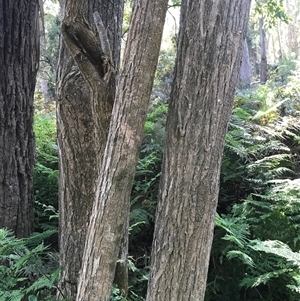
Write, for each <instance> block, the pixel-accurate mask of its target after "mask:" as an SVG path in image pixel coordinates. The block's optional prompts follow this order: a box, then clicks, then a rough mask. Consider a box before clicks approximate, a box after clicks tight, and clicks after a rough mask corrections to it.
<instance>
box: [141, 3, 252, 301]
mask: <svg viewBox="0 0 300 301" xmlns="http://www.w3.org/2000/svg"><path fill="white" fill-rule="evenodd" d="M249 5H250V1H248V0H243V1H240V0H239V1H237V0H235V1H229V0H225V1H224V0H219V1H214V2H213V3H212V2H211V1H208V0H205V1H182V14H181V23H180V33H179V45H178V56H177V59H176V68H175V78H174V82H173V88H172V92H171V99H170V106H169V112H168V118H167V129H166V132H167V137H166V148H165V153H164V160H163V170H162V177H161V183H160V191H159V201H158V208H157V213H156V223H155V233H154V240H153V249H152V256H151V265H152V270H151V274H150V280H149V284H148V292H147V301H164V300H177V301H180V300H182V301H185V300H189V301H201V300H203V299H204V292H205V286H206V275H207V270H208V262H209V256H210V248H211V243H212V238H213V227H214V216H215V210H216V205H217V199H218V190H219V169H220V162H221V156H222V151H223V144H224V139H225V133H226V128H227V123H228V120H229V116H230V112H231V107H232V103H233V96H234V88H235V84H236V83H237V79H238V72H239V66H240V62H241V54H242V44H243V40H244V38H245V31H246V25H247V19H248V14H249ZM199 36H200V37H199ZM187 116H188V118H185V117H187Z"/></svg>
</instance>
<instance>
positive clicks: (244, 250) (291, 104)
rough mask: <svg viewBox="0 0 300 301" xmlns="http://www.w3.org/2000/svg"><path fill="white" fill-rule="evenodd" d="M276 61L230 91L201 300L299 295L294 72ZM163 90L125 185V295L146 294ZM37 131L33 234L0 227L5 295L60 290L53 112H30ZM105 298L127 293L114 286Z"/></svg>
mask: <svg viewBox="0 0 300 301" xmlns="http://www.w3.org/2000/svg"><path fill="white" fill-rule="evenodd" d="M282 68H283V67H282V66H278V68H277V70H275V71H274V73H273V78H271V79H270V80H269V82H268V83H267V84H265V85H257V86H253V87H251V88H249V89H246V90H238V91H237V94H236V98H235V106H234V109H233V114H232V117H231V120H230V123H229V126H228V133H227V137H226V143H225V148H224V155H223V160H222V170H221V179H220V196H219V204H218V213H217V216H216V227H215V238H214V243H213V247H212V253H211V260H210V270H209V274H208V284H207V293H206V300H210V301H234V300H244V301H248V300H249V301H250V300H251V301H256V300H265V301H268V300H270V301H276V300H278V301H279V300H289V301H298V300H299V299H300V272H299V271H300V269H299V268H300V253H299V249H300V234H299V233H300V231H299V230H300V226H299V225H300V189H299V187H300V180H299V179H300V176H299V175H300V118H299V115H300V91H299V87H300V71H299V70H298V71H297V68H296V65H294V66H293V68H292V69H291V68H289V69H288V70H287V71H286V74H284V80H283V81H282V75H281V73H280V72H279V70H282ZM278 72H279V73H278ZM278 76H280V81H278V80H277V78H278ZM157 90H159V89H158V88H157ZM162 98H163V99H161V98H160V97H154V99H153V100H152V102H151V105H150V107H149V113H148V118H147V122H146V125H145V135H144V140H143V145H142V147H141V151H140V160H139V163H138V166H137V172H136V176H135V183H134V187H133V189H132V199H131V215H130V234H129V236H130V238H129V255H130V256H129V297H128V299H127V300H143V298H144V297H145V294H146V288H147V280H148V272H149V260H150V252H151V243H152V233H153V229H154V216H155V208H156V200H157V194H158V185H159V177H160V168H161V162H162V155H163V144H164V126H165V120H166V114H167V108H168V106H167V101H166V98H165V97H162ZM35 133H36V144H37V156H36V160H37V162H36V167H35V175H34V185H35V200H34V205H35V207H34V208H35V233H34V234H33V235H32V236H31V237H29V238H26V239H16V238H14V237H13V236H12V234H11V233H10V232H9V231H6V230H0V256H1V259H0V260H1V263H2V264H1V265H0V269H1V275H3V276H2V277H1V279H0V299H1V300H3V301H6V300H7V301H11V300H16V301H18V300H29V301H35V300H55V292H56V290H57V289H59V288H57V287H56V283H57V280H58V277H59V270H60V267H59V265H58V245H57V237H58V235H57V227H58V226H57V225H58V204H57V199H58V185H57V183H58V149H57V145H56V125H55V117H54V115H53V113H51V112H42V113H41V112H40V113H39V112H37V114H36V118H35ZM62 268H63V267H62ZM111 300H113V301H115V300H125V299H124V298H123V297H122V296H121V295H120V293H119V290H118V288H117V287H114V288H113V291H112V297H111Z"/></svg>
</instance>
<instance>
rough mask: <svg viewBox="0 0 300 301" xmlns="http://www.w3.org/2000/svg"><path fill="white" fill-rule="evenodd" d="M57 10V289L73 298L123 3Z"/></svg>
mask: <svg viewBox="0 0 300 301" xmlns="http://www.w3.org/2000/svg"><path fill="white" fill-rule="evenodd" d="M61 8H62V14H63V21H62V38H61V42H60V43H61V45H60V53H59V62H58V73H57V98H58V101H57V125H58V144H59V160H60V176H59V204H60V205H59V210H60V225H59V232H60V253H61V265H62V267H63V270H62V274H61V281H60V287H61V290H62V292H63V294H64V295H65V296H69V297H72V298H75V297H76V294H77V280H78V274H79V271H80V268H81V262H82V255H83V249H84V243H85V239H86V232H87V227H88V221H89V218H90V214H91V209H92V204H93V201H94V199H95V184H96V180H97V178H98V176H99V167H98V166H100V164H101V162H102V156H103V152H104V149H105V144H106V139H107V134H108V128H109V122H110V116H111V110H112V105H113V101H114V97H115V86H116V76H117V72H118V66H119V56H120V47H121V26H122V15H123V0H115V1H106V0H101V1H97V0H89V1H75V0H64V1H61ZM95 11H98V12H99V13H100V17H101V19H102V21H103V23H104V26H105V27H106V29H107V34H108V40H109V43H110V47H111V49H112V61H111V62H108V61H107V58H106V56H105V54H104V52H103V49H102V46H101V43H100V39H99V35H98V34H97V28H96V26H95V22H94V19H93V13H94V12H95ZM66 45H67V46H66ZM112 71H113V72H112ZM108 75H109V76H108Z"/></svg>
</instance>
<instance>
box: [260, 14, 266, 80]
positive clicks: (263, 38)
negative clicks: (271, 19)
mask: <svg viewBox="0 0 300 301" xmlns="http://www.w3.org/2000/svg"><path fill="white" fill-rule="evenodd" d="M259 35H260V74H259V75H260V82H261V83H262V84H265V83H266V82H267V79H268V64H267V49H266V32H265V29H264V17H263V16H261V17H260V18H259Z"/></svg>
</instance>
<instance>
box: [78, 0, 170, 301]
mask: <svg viewBox="0 0 300 301" xmlns="http://www.w3.org/2000/svg"><path fill="white" fill-rule="evenodd" d="M167 4H168V1H167V0H155V1H154V0H136V1H135V3H134V8H133V13H132V18H131V23H130V28H129V33H128V38H127V44H126V49H125V54H124V63H123V70H122V72H121V74H120V78H119V81H118V88H117V93H116V101H115V105H114V107H113V112H112V119H111V124H110V130H109V135H108V140H107V144H106V149H105V153H104V158H103V164H102V168H101V172H100V177H99V181H98V184H97V192H96V200H95V202H94V206H93V210H92V215H91V220H90V224H89V230H88V235H87V240H86V245H85V251H84V257H83V263H82V271H81V274H80V281H79V286H78V294H77V298H76V300H77V301H98V300H103V301H108V300H110V294H111V288H112V283H113V278H114V271H115V267H116V262H117V259H118V251H119V248H120V244H121V240H122V237H123V235H124V234H123V233H124V227H125V228H126V224H127V223H128V216H129V207H130V194H131V189H132V184H133V178H134V174H135V169H136V164H137V161H138V155H139V147H140V144H141V140H142V138H143V132H144V123H145V119H146V113H147V108H148V104H149V100H150V94H151V90H152V85H153V80H154V73H155V69H156V65H157V60H158V54H159V49H160V44H161V37H162V31H163V26H164V20H165V15H166V10H167Z"/></svg>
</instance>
